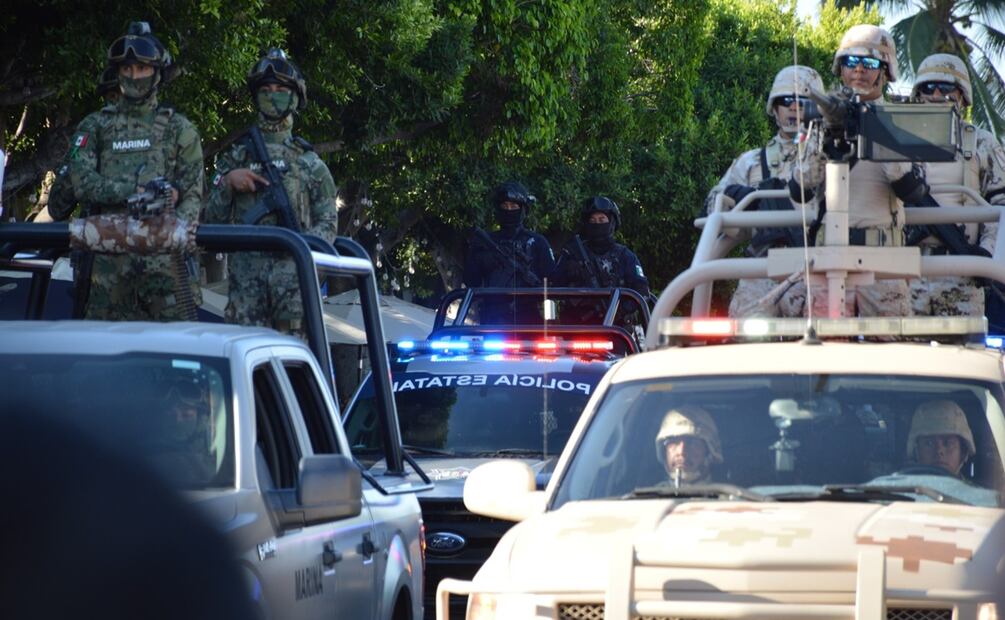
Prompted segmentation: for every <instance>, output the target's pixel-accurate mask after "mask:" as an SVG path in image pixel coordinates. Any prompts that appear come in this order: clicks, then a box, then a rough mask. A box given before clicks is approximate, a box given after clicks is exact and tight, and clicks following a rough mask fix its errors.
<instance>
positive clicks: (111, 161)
mask: <svg viewBox="0 0 1005 620" xmlns="http://www.w3.org/2000/svg"><path fill="white" fill-rule="evenodd" d="M101 114H102V121H103V123H102V128H101V136H100V142H99V145H98V172H100V173H101V176H103V177H105V178H106V179H109V180H112V181H116V182H128V183H132V184H133V185H136V186H141V185H143V184H144V183H146V182H147V181H150V180H151V179H155V178H157V177H159V176H163V177H166V178H167V180H168V181H170V182H171V183H172V184H174V183H175V179H174V169H175V163H176V161H177V151H178V149H177V145H175V144H168V141H167V140H165V136H166V134H167V128H168V126H169V125H170V124H171V117H172V116H173V115H174V110H173V109H172V108H169V107H166V106H159V107H158V108H157V109H156V110H155V111H154V114H153V118H146V117H138V116H134V115H130V114H125V113H120V112H119V111H118V108H117V107H116V106H114V105H109V106H105V107H104V108H102V110H101ZM107 206H110V207H112V210H113V212H114V210H122V209H124V206H123V205H107Z"/></svg>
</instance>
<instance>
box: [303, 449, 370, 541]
mask: <svg viewBox="0 0 1005 620" xmlns="http://www.w3.org/2000/svg"><path fill="white" fill-rule="evenodd" d="M297 503H298V504H299V508H300V509H301V510H302V511H303V515H304V525H310V524H312V523H318V522H321V521H334V520H336V519H347V518H349V517H355V516H357V515H359V514H360V513H361V512H362V511H363V478H362V475H361V474H360V471H359V468H358V467H356V464H355V463H353V462H352V459H350V458H348V457H345V456H342V455H341V454H316V455H314V456H305V457H303V458H302V459H300V473H299V476H298V480H297Z"/></svg>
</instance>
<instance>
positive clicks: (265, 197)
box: [243, 125, 300, 233]
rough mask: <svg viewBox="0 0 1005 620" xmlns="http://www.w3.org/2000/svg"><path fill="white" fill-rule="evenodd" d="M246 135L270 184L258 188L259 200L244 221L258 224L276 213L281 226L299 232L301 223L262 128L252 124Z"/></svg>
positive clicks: (252, 151) (245, 215) (256, 159)
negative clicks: (266, 143)
mask: <svg viewBox="0 0 1005 620" xmlns="http://www.w3.org/2000/svg"><path fill="white" fill-rule="evenodd" d="M245 136H246V138H247V142H248V146H249V147H250V148H251V153H252V155H253V156H254V158H255V161H257V162H258V163H259V164H261V166H262V176H264V177H265V178H266V179H267V180H268V181H269V184H268V185H267V186H265V187H259V188H257V190H258V202H257V203H255V206H254V208H252V209H251V210H250V211H248V212H247V213H245V214H244V218H243V222H244V223H245V224H257V223H259V222H260V221H261V220H262V218H263V217H265V216H266V215H268V214H270V213H275V214H276V219H278V220H279V225H280V226H282V227H283V228H288V229H290V230H292V231H293V232H297V233H299V232H300V223H299V222H298V221H297V216H296V215H295V214H294V213H293V205H291V204H290V197H289V196H287V195H286V188H285V187H284V186H283V176H282V174H280V172H279V169H278V168H276V165H275V164H274V163H272V159H271V158H269V151H268V149H267V148H265V140H264V139H263V138H262V130H261V129H259V128H258V127H257V126H255V125H252V126H251V128H250V129H248V132H247V133H246V134H245Z"/></svg>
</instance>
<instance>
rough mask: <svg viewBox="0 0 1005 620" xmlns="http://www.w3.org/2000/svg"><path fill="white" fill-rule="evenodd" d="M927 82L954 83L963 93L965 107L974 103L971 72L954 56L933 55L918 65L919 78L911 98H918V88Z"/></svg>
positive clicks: (916, 79)
mask: <svg viewBox="0 0 1005 620" xmlns="http://www.w3.org/2000/svg"><path fill="white" fill-rule="evenodd" d="M925 82H952V83H953V84H956V86H958V87H959V89H960V92H962V93H963V105H965V106H968V105H970V104H972V103H973V102H974V97H973V95H974V91H973V88H972V87H971V86H970V71H969V70H968V69H967V64H966V63H965V62H963V59H961V58H959V57H957V56H953V55H952V54H932V55H931V56H929V57H928V58H926V59H924V60H922V61H921V64H920V65H918V71H917V77H916V78H914V87H913V88H912V89H911V96H912V97H917V96H918V88H919V87H920V86H921V85H922V84H924V83H925Z"/></svg>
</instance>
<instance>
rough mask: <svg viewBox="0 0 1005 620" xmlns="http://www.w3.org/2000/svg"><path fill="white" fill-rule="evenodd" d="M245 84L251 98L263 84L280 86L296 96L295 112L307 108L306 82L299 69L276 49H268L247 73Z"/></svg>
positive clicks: (284, 53)
mask: <svg viewBox="0 0 1005 620" xmlns="http://www.w3.org/2000/svg"><path fill="white" fill-rule="evenodd" d="M245 82H246V83H247V85H248V91H249V92H250V93H251V98H252V99H254V98H255V94H256V93H257V92H258V89H259V88H261V86H262V85H263V84H281V85H283V86H286V87H287V88H290V89H291V90H292V91H293V92H295V93H296V94H297V110H298V111H299V110H303V109H304V108H305V107H306V106H307V81H306V80H305V79H304V74H303V73H301V72H300V69H299V67H297V66H296V65H295V64H293V61H291V60H290V59H289V58H287V57H286V52H284V51H283V50H281V49H279V48H278V47H273V48H270V49H269V51H267V52H266V53H265V55H264V56H262V57H261V58H260V59H259V60H258V62H256V63H255V66H254V67H252V68H251V71H249V72H248V77H247V78H246V80H245Z"/></svg>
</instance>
